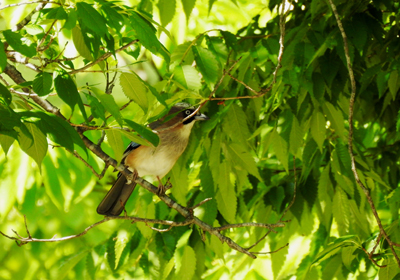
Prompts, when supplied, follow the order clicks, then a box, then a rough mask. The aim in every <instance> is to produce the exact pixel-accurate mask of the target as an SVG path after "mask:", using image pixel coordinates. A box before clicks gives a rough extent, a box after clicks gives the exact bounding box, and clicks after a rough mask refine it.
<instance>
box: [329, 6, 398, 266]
mask: <svg viewBox="0 0 400 280" xmlns="http://www.w3.org/2000/svg"><path fill="white" fill-rule="evenodd" d="M328 1H329V4H330V6H331V8H332V11H333V14H334V15H335V18H336V22H337V24H338V27H339V30H340V33H341V35H342V39H343V45H344V54H345V57H346V63H347V70H348V72H349V77H350V84H351V95H350V104H349V138H348V143H349V154H350V160H351V170H352V171H353V174H354V178H355V180H356V182H357V184H358V185H359V186H360V188H361V189H362V190H363V192H364V194H365V196H366V197H367V200H368V203H369V205H370V207H371V210H372V213H373V214H374V217H375V220H376V222H377V224H378V227H379V230H380V233H381V234H382V235H383V236H384V237H385V239H386V241H387V242H388V244H389V247H390V250H391V251H392V253H393V256H394V258H395V259H396V262H397V265H398V266H399V267H400V259H399V257H398V255H397V253H396V250H395V249H394V246H396V244H395V243H393V242H392V240H391V239H390V238H389V235H388V234H387V233H386V231H385V229H384V227H383V225H382V222H381V219H380V217H379V215H378V212H377V211H376V207H375V204H374V201H373V200H372V197H371V194H370V191H369V189H368V188H367V187H366V186H364V184H363V183H362V182H361V180H360V177H359V176H358V170H357V166H356V160H355V156H354V151H353V133H354V124H353V112H354V101H355V97H356V91H357V90H356V80H355V78H354V72H353V68H352V65H351V59H350V53H349V45H348V42H347V35H346V32H345V30H344V28H343V25H342V21H341V19H340V17H339V13H338V11H337V9H336V6H335V4H334V3H333V2H332V0H328Z"/></svg>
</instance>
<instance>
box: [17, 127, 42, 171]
mask: <svg viewBox="0 0 400 280" xmlns="http://www.w3.org/2000/svg"><path fill="white" fill-rule="evenodd" d="M25 126H26V128H27V129H28V130H29V132H30V133H31V135H32V138H33V139H30V138H28V137H26V136H25V134H23V133H19V135H18V142H19V145H20V147H21V149H22V150H23V151H24V152H25V153H26V154H27V155H29V156H30V157H31V158H33V159H34V160H35V161H36V163H37V165H38V167H39V169H41V165H42V161H43V158H44V156H45V155H46V153H47V140H46V136H45V135H44V134H43V133H42V132H41V131H40V129H39V128H38V127H37V126H36V125H35V124H33V123H28V122H25Z"/></svg>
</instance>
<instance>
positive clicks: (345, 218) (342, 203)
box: [332, 188, 350, 234]
mask: <svg viewBox="0 0 400 280" xmlns="http://www.w3.org/2000/svg"><path fill="white" fill-rule="evenodd" d="M349 208H350V207H349V203H348V199H347V197H346V193H345V192H344V191H343V190H342V189H341V188H336V193H335V196H334V197H333V205H332V210H333V211H332V212H333V217H334V218H335V220H336V222H337V224H338V225H339V231H340V233H341V234H346V233H347V232H348V229H349V223H350V222H349V213H348V211H349Z"/></svg>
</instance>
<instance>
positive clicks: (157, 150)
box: [125, 122, 194, 178]
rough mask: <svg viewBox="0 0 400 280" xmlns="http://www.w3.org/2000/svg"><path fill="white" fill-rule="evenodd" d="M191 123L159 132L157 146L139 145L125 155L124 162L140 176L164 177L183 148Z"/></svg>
mask: <svg viewBox="0 0 400 280" xmlns="http://www.w3.org/2000/svg"><path fill="white" fill-rule="evenodd" d="M193 123H194V122H191V123H189V124H187V125H182V126H181V127H179V128H176V129H171V130H166V131H162V132H160V133H159V137H160V144H159V145H158V146H157V147H150V146H140V147H139V148H137V149H135V150H134V151H133V152H132V153H131V154H130V155H128V156H127V158H126V160H125V164H126V165H127V166H129V167H130V169H135V170H136V171H137V172H138V175H139V176H140V177H142V176H146V175H152V176H154V177H159V178H162V177H164V176H165V175H166V174H167V173H168V172H169V171H170V170H171V169H172V167H173V166H174V164H175V162H176V161H177V160H178V158H179V157H180V155H181V154H182V153H183V151H184V150H185V148H186V146H187V143H188V140H189V136H190V131H191V129H192V127H193Z"/></svg>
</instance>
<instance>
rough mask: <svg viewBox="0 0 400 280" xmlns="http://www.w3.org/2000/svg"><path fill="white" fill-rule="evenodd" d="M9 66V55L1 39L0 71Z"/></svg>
mask: <svg viewBox="0 0 400 280" xmlns="http://www.w3.org/2000/svg"><path fill="white" fill-rule="evenodd" d="M6 66H7V55H6V52H5V51H4V44H3V42H2V41H0V73H3V71H4V69H5V68H6Z"/></svg>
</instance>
